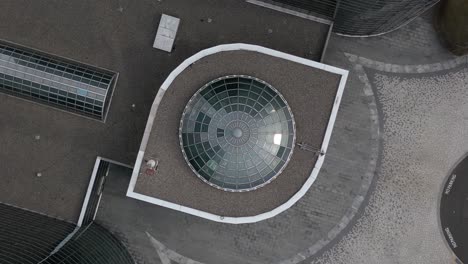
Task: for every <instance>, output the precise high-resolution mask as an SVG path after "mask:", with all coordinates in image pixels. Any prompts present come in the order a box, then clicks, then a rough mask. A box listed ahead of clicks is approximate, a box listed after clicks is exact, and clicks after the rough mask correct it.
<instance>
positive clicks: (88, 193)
mask: <svg viewBox="0 0 468 264" xmlns="http://www.w3.org/2000/svg"><path fill="white" fill-rule="evenodd" d="M100 163H101V157H97V158H96V162H94V168H93V173H92V174H91V179H90V180H89V185H88V190H87V191H86V196H85V199H84V202H83V205H82V207H81V212H80V218H78V223H77V224H76V225H77V226H81V225H82V224H83V218H84V216H85V214H86V208H88V203H89V197H90V196H91V192H92V191H93V186H94V180H95V179H96V173H97V171H98V168H99V164H100Z"/></svg>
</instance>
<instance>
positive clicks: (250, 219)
mask: <svg viewBox="0 0 468 264" xmlns="http://www.w3.org/2000/svg"><path fill="white" fill-rule="evenodd" d="M236 50H246V51H253V52H258V53H263V54H266V55H269V56H273V57H277V58H281V59H285V60H289V61H293V62H296V63H299V64H303V65H306V66H309V67H312V68H316V69H320V70H323V71H327V72H331V73H335V74H338V75H341V80H340V84H339V86H338V91H337V94H336V97H335V102H334V104H333V108H332V111H331V115H330V119H329V121H328V125H327V130H326V131H325V136H324V139H323V142H322V147H321V151H322V153H326V152H327V148H328V143H329V141H330V137H331V133H332V131H333V126H334V124H335V119H336V115H337V113H338V109H339V107H340V102H341V97H342V95H343V91H344V87H345V84H346V80H347V78H348V71H347V70H343V69H340V68H336V67H333V66H329V65H325V64H323V63H319V62H315V61H311V60H308V59H305V58H301V57H297V56H294V55H291V54H287V53H283V52H280V51H276V50H272V49H268V48H265V47H261V46H257V45H250V44H243V43H236V44H224V45H219V46H215V47H212V48H208V49H205V50H202V51H200V52H198V53H196V54H195V55H193V56H191V57H189V58H188V59H186V60H185V61H184V62H182V63H181V64H180V65H179V66H177V68H175V69H174V70H173V71H172V72H171V73H170V74H169V76H168V77H167V79H166V80H165V81H164V83H163V84H162V85H161V87H160V89H159V91H158V93H157V95H156V98H155V100H154V102H153V105H152V106H151V111H150V114H149V117H148V122H147V123H146V128H145V132H144V134H143V139H142V141H141V145H140V151H139V152H138V156H137V160H136V162H135V167H134V168H133V173H132V178H131V179H130V184H129V186H128V190H127V196H128V197H132V198H135V199H138V200H142V201H145V202H148V203H152V204H157V205H160V206H164V207H167V208H171V209H174V210H177V211H181V212H184V213H188V214H191V215H195V216H199V217H203V218H206V219H209V220H212V221H216V222H222V223H229V224H246V223H254V222H258V221H262V220H265V219H268V218H271V217H273V216H276V215H278V214H279V213H281V212H283V211H285V210H287V209H288V208H290V207H291V206H293V205H294V204H295V203H296V202H297V201H298V200H299V199H300V198H301V197H302V196H304V195H305V194H306V192H307V191H308V190H309V188H310V186H312V184H313V183H314V181H315V179H316V178H317V176H318V173H319V171H320V168H321V167H322V164H323V161H324V159H325V155H326V154H324V155H320V156H319V157H318V159H317V162H316V163H315V166H314V169H313V170H312V173H311V174H310V176H309V178H308V179H307V181H306V182H305V183H304V185H303V186H302V187H301V189H300V190H299V191H298V192H297V193H295V194H294V195H293V196H292V197H291V198H290V199H289V200H288V201H287V202H285V203H284V204H282V205H280V206H278V207H276V208H275V209H273V210H271V211H269V212H265V213H262V214H259V215H254V216H246V217H224V216H220V215H215V214H211V213H208V212H204V211H201V210H197V209H193V208H189V207H185V206H182V205H179V204H175V203H171V202H168V201H164V200H161V199H157V198H154V197H151V196H147V195H143V194H139V193H136V192H134V190H135V184H136V182H137V179H138V175H139V172H140V166H141V163H142V161H143V156H144V154H145V150H146V145H147V143H148V139H149V135H150V133H151V129H152V127H153V122H154V119H155V117H156V112H157V110H158V107H159V104H160V103H161V101H162V98H163V96H164V93H165V92H166V90H167V89H169V87H170V85H171V84H172V82H173V81H174V80H175V78H177V76H178V75H179V74H180V73H182V72H183V71H184V70H185V69H186V68H187V67H189V66H190V65H191V64H193V63H195V62H196V61H198V60H200V59H201V58H203V57H206V56H209V55H212V54H215V53H218V52H223V51H236Z"/></svg>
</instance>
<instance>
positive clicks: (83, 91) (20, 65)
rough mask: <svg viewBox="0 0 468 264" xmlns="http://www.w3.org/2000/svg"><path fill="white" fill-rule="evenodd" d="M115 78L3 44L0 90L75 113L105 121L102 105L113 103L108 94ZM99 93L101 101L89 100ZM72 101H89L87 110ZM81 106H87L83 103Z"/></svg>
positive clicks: (1, 46)
mask: <svg viewBox="0 0 468 264" xmlns="http://www.w3.org/2000/svg"><path fill="white" fill-rule="evenodd" d="M83 77H84V78H83ZM114 77H115V74H114V73H110V72H105V71H103V70H99V69H95V68H91V67H88V66H78V65H71V64H70V63H68V62H65V60H61V59H59V58H53V57H52V56H48V55H46V54H39V53H38V52H30V51H28V50H26V49H25V48H19V47H12V45H11V44H4V43H0V84H1V85H0V91H2V90H3V91H5V92H8V93H10V94H11V93H13V94H17V95H20V96H21V97H25V98H30V99H36V98H37V99H41V101H45V102H48V103H49V104H52V105H59V106H61V107H65V108H67V109H70V110H71V111H74V112H76V111H78V112H81V111H83V113H84V114H91V115H93V116H96V115H97V116H98V117H99V118H101V119H102V118H104V117H103V116H102V112H103V111H101V110H102V106H103V105H108V104H104V102H105V101H106V100H109V98H108V96H107V95H108V94H109V90H111V89H112V88H113V87H111V85H112V83H111V80H113V79H114ZM90 85H91V86H90ZM67 91H68V92H67ZM96 93H98V94H100V95H99V98H97V99H99V100H100V101H95V100H93V99H89V98H87V100H86V98H85V97H90V96H91V97H92V98H94V97H96V96H95V95H96ZM57 95H60V96H57ZM77 95H78V97H77ZM70 98H78V99H80V100H82V101H86V102H87V104H86V108H87V110H86V109H85V108H82V107H76V105H75V104H77V102H75V100H74V99H72V100H70ZM57 99H58V100H57ZM81 106H84V104H83V103H81ZM93 109H94V111H93Z"/></svg>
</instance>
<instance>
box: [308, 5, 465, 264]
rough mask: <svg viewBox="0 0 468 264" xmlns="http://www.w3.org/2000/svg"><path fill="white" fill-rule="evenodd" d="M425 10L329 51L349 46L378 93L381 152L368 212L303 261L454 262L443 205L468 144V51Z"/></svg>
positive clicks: (358, 67)
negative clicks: (452, 44) (452, 43)
mask: <svg viewBox="0 0 468 264" xmlns="http://www.w3.org/2000/svg"><path fill="white" fill-rule="evenodd" d="M427 16H428V14H426V15H425V16H423V17H421V18H418V19H417V20H416V21H415V22H414V24H410V25H408V26H407V27H405V28H403V29H402V30H401V31H399V32H394V33H392V34H390V35H387V36H383V37H380V38H377V39H373V40H370V41H369V42H366V45H364V46H361V47H358V46H359V44H360V43H364V42H365V40H363V39H355V40H345V41H338V40H339V39H340V38H336V37H335V38H334V41H332V43H333V44H332V45H331V46H330V50H329V51H328V54H339V53H340V52H341V54H344V55H345V56H346V57H347V59H348V61H349V63H350V65H352V67H353V70H354V74H356V75H357V76H359V78H360V80H361V81H362V83H363V84H364V85H365V86H368V87H372V89H373V90H374V92H375V94H376V99H377V104H378V106H379V115H380V120H381V125H382V155H381V159H380V166H379V170H378V174H377V181H376V183H375V190H374V192H373V193H372V194H371V196H370V199H369V204H368V205H367V207H366V208H365V210H364V213H363V215H362V216H360V217H359V219H358V220H357V222H356V224H355V225H354V226H353V227H352V228H351V230H350V232H349V233H347V234H346V235H345V236H344V237H343V238H342V239H341V240H340V241H339V242H338V243H337V244H336V245H334V246H333V247H332V248H331V249H329V250H328V251H326V252H324V253H323V254H322V255H321V256H320V257H317V258H315V259H309V260H307V261H306V262H305V263H314V264H319V263H320V264H325V263H330V264H331V263H333V264H340V263H356V264H357V263H384V264H385V263H411V264H414V263H424V264H427V263H434V264H440V263H455V257H454V255H453V253H452V252H451V250H450V249H449V248H448V245H447V243H446V241H445V239H444V237H443V234H442V231H441V228H440V224H439V222H440V221H439V209H438V208H439V201H440V195H441V192H442V189H443V185H444V183H445V181H446V179H447V177H448V173H449V171H450V169H451V168H452V167H453V166H454V165H455V164H456V162H457V161H458V160H459V159H460V158H461V157H462V156H463V155H464V154H465V153H466V152H467V151H468V141H467V140H466V139H467V136H468V130H467V129H466V127H467V126H468V105H467V103H466V102H467V99H468V91H467V87H468V56H465V57H461V58H454V57H453V56H451V55H450V54H447V53H446V52H445V50H444V49H443V48H442V46H441V45H440V44H438V42H437V39H436V37H435V34H434V31H433V30H432V29H431V28H429V24H428V22H427V21H428V20H427ZM420 28H426V31H425V32H421V31H418V29H420ZM418 34H421V37H418V38H415V37H416V36H417V35H418ZM418 41H419V42H418ZM418 43H419V44H418ZM429 51H430V52H429ZM411 52H412V53H413V54H412V55H411V57H406V56H404V54H407V53H411ZM421 52H422V53H425V52H427V54H426V55H427V56H421V55H422V54H421ZM336 56H338V55H336ZM341 56H343V55H341ZM329 59H330V60H332V61H333V60H335V59H336V58H334V57H333V56H330V57H329Z"/></svg>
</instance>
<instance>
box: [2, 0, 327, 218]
mask: <svg viewBox="0 0 468 264" xmlns="http://www.w3.org/2000/svg"><path fill="white" fill-rule="evenodd" d="M1 5H2V8H0V38H1V39H4V40H7V41H10V42H14V43H17V44H20V45H24V46H27V47H30V48H34V49H37V50H40V51H42V52H46V53H49V54H55V55H58V56H60V57H65V58H68V59H72V60H76V61H78V62H82V63H85V64H89V65H93V66H96V67H100V68H106V69H109V70H111V71H114V72H118V73H119V80H118V82H117V84H116V87H115V91H114V95H113V99H112V104H111V106H110V109H109V114H108V116H107V120H106V122H105V123H102V122H98V121H94V120H89V119H87V118H83V117H80V116H76V115H72V114H70V113H66V112H62V111H58V110H56V109H53V108H50V107H47V106H43V105H40V104H35V103H31V102H27V101H24V100H21V99H18V98H15V97H11V96H7V95H4V94H1V93H0V113H1V114H0V160H1V162H0V171H1V176H0V177H1V180H2V182H1V184H0V201H1V202H4V203H9V204H13V205H15V206H19V207H22V208H27V209H30V210H34V211H38V212H41V213H44V214H47V215H49V216H56V217H59V218H62V219H65V220H68V221H71V222H76V221H77V219H78V215H79V212H80V209H81V206H82V203H83V200H84V196H85V192H86V188H87V186H88V184H89V180H90V176H91V173H92V168H93V164H94V161H95V160H96V156H103V157H106V158H110V159H113V160H116V161H119V162H123V163H127V164H129V165H132V164H133V162H134V161H135V158H136V156H137V153H138V147H139V144H140V141H141V137H142V135H143V131H144V128H145V124H146V121H147V116H148V113H149V110H150V107H151V104H152V102H153V100H154V96H155V94H156V92H157V90H158V88H159V86H160V85H161V83H162V82H163V81H164V80H165V78H166V77H167V74H169V73H170V72H171V71H172V70H173V69H174V67H176V66H177V65H179V64H180V63H181V62H182V61H183V60H184V59H186V58H187V57H189V56H191V55H192V54H194V53H196V52H198V51H200V50H202V49H205V48H206V47H210V46H213V45H218V44H222V43H229V42H246V43H252V44H258V45H262V46H265V47H270V48H274V49H277V50H281V51H284V52H288V53H291V54H295V55H298V56H302V57H307V58H311V59H316V60H317V59H319V58H320V54H321V52H322V47H323V43H324V41H325V38H326V34H327V30H328V25H324V24H319V23H315V22H313V21H308V20H304V19H301V18H298V17H294V16H290V15H286V14H282V13H280V12H276V11H273V10H269V9H265V8H262V7H258V6H255V5H252V4H248V3H246V2H243V1H237V0H223V1H201V2H198V3H197V4H196V5H194V4H193V3H192V2H191V1H188V0H176V1H162V2H158V1H138V2H135V3H133V2H132V3H131V4H129V3H126V2H120V3H119V2H94V1H93V2H83V1H79V0H71V1H67V2H66V3H65V2H56V3H53V4H51V3H49V2H47V1H35V0H24V1H15V0H5V1H2V4H1ZM162 13H166V14H169V15H173V16H176V17H178V18H180V19H181V24H180V27H179V31H178V34H177V38H176V40H175V50H174V51H173V52H172V53H170V54H168V53H166V52H163V51H159V50H156V49H154V48H152V43H153V40H154V37H155V35H156V31H157V26H158V23H159V20H160V17H161V14H162ZM19 14H20V15H19ZM259 16H261V17H262V19H261V20H260V19H258V17H259ZM208 18H210V19H212V21H211V23H208V22H207V19H208ZM239 21H243V23H242V26H240V25H239ZM287 39H291V41H285V40H287ZM132 104H135V105H136V107H135V109H132V107H131V105H132ZM35 135H40V140H35ZM39 171H41V172H42V177H36V173H37V172H39Z"/></svg>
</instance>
